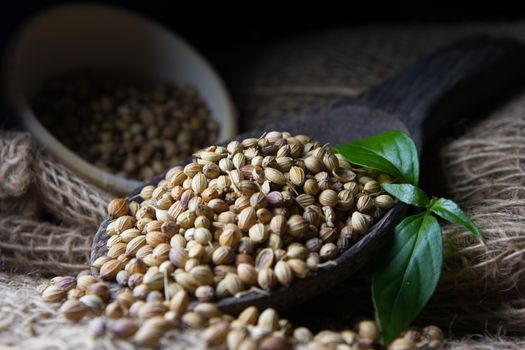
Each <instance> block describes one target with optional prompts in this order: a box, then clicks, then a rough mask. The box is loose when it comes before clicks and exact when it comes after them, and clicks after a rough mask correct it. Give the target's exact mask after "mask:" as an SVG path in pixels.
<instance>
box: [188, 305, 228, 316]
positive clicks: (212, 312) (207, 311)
mask: <svg viewBox="0 0 525 350" xmlns="http://www.w3.org/2000/svg"><path fill="white" fill-rule="evenodd" d="M193 311H194V312H196V313H198V314H199V315H201V316H202V317H204V318H205V319H207V320H211V319H213V318H219V317H221V316H222V312H221V310H220V309H219V308H218V307H217V305H215V304H213V303H198V304H196V305H195V307H194V308H193Z"/></svg>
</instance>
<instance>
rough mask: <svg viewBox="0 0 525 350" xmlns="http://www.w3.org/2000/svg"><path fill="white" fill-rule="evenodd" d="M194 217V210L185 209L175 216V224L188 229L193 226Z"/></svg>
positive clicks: (195, 216)
mask: <svg viewBox="0 0 525 350" xmlns="http://www.w3.org/2000/svg"><path fill="white" fill-rule="evenodd" d="M196 218H197V215H196V214H195V212H194V211H191V210H187V211H185V212H183V213H181V214H180V215H179V216H178V217H177V224H179V225H180V226H181V227H182V228H185V229H188V228H190V227H192V226H193V223H194V222H195V219H196Z"/></svg>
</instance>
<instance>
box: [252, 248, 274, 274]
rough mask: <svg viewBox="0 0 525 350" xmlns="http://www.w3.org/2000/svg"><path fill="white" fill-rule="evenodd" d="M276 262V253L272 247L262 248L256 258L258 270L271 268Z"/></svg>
mask: <svg viewBox="0 0 525 350" xmlns="http://www.w3.org/2000/svg"><path fill="white" fill-rule="evenodd" d="M273 263H274V253H273V249H272V248H265V249H262V250H261V251H260V252H259V253H258V254H257V257H256V258H255V269H256V270H257V271H259V270H262V269H266V268H270V267H272V266H273Z"/></svg>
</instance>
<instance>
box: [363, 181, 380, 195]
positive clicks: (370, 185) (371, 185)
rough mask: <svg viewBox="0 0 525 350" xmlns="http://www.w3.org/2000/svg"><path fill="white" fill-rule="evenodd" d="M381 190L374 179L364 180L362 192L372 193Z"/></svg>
mask: <svg viewBox="0 0 525 350" xmlns="http://www.w3.org/2000/svg"><path fill="white" fill-rule="evenodd" d="M379 191H381V185H380V184H379V182H377V181H375V180H370V181H368V182H366V183H365V184H364V186H363V192H365V193H368V194H373V193H377V192H379Z"/></svg>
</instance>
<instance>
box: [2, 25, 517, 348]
mask: <svg viewBox="0 0 525 350" xmlns="http://www.w3.org/2000/svg"><path fill="white" fill-rule="evenodd" d="M477 32H489V33H505V34H509V35H514V36H515V37H518V38H525V24H524V23H516V24H512V25H504V26H503V25H501V26H494V25H491V26H488V25H472V26H457V27H449V28H447V29H443V28H439V27H411V28H361V29H356V30H339V31H334V32H329V33H323V34H319V35H316V36H313V37H312V36H309V37H306V38H300V39H296V40H292V41H287V42H286V43H283V44H282V45H276V46H275V47H273V48H271V49H269V50H267V51H265V52H263V53H260V52H259V53H257V55H256V57H257V59H255V60H251V61H249V62H251V63H249V64H248V65H246V66H245V67H244V69H243V68H242V67H240V68H239V69H238V70H237V73H238V74H237V75H236V76H234V77H230V79H229V80H230V85H232V86H233V91H234V93H235V95H236V97H237V101H238V105H239V107H240V108H239V109H240V111H241V124H242V126H243V127H244V128H248V127H252V126H256V125H260V124H262V123H265V122H267V121H269V120H274V119H276V118H278V117H279V116H281V115H283V114H288V113H289V112H294V111H301V110H302V109H304V108H307V107H308V106H310V105H312V104H318V103H322V102H324V101H328V100H331V99H333V98H338V97H341V96H349V95H354V94H356V93H358V92H360V91H362V90H363V89H365V88H367V87H369V86H370V85H372V84H375V83H378V82H379V81H381V80H383V79H384V78H385V77H387V76H389V75H391V74H394V73H395V72H396V71H398V70H399V69H401V68H403V67H405V66H407V65H409V64H410V63H412V62H413V61H415V59H416V58H417V57H419V56H420V55H422V54H424V53H427V52H429V51H431V50H434V49H436V48H437V47H439V46H442V45H443V44H446V43H448V42H450V41H452V40H454V39H457V38H460V37H463V36H465V35H467V34H469V33H477ZM237 76H238V77H241V78H237ZM524 108H525V97H524V96H520V97H517V98H516V99H514V101H513V102H512V103H509V104H508V105H507V106H506V107H504V108H502V109H500V110H499V111H497V112H495V113H493V114H491V115H490V116H487V119H486V121H485V122H483V123H481V124H480V125H479V126H478V127H476V128H474V129H472V130H471V131H470V132H469V133H467V134H466V135H465V136H462V137H461V138H459V139H458V140H455V141H453V142H450V143H448V144H447V145H446V146H445V147H444V148H443V150H442V161H443V164H444V167H445V169H446V174H447V179H446V180H447V182H448V192H449V196H451V197H453V198H454V199H455V200H456V201H458V202H459V203H460V205H461V206H462V207H464V208H466V210H467V212H468V213H469V214H470V215H471V216H472V218H473V219H474V221H475V222H476V223H477V224H478V225H479V226H480V228H481V229H482V230H483V232H484V234H485V237H486V245H485V246H483V245H480V244H479V243H478V242H477V241H475V240H472V239H470V238H469V237H468V236H467V235H466V234H465V233H464V232H463V231H462V230H459V229H457V228H454V227H452V226H445V227H444V236H445V240H446V258H445V266H444V271H443V277H442V280H441V282H440V286H439V289H438V292H437V293H436V295H435V297H434V299H433V300H432V302H431V303H430V304H429V306H428V308H427V309H426V310H425V313H424V315H423V318H422V320H423V321H424V322H430V323H438V324H440V325H441V326H443V327H444V328H445V330H447V329H449V327H450V328H451V329H467V330H469V331H470V332H471V333H475V334H483V333H484V331H485V330H486V329H489V330H498V329H500V330H502V331H506V330H508V331H513V332H516V333H518V334H521V335H524V334H523V330H522V329H520V325H522V324H524V321H525V309H524V307H525V305H524V303H525V298H524V297H523V296H522V295H521V294H520V293H519V291H520V289H521V288H522V283H523V282H521V281H520V278H521V275H522V273H523V272H522V271H523V270H524V267H525V263H524V261H525V260H524V259H523V252H522V251H523V244H524V243H523V241H524V238H523V237H524V236H523V235H524V234H523V233H522V231H523V228H525V227H524V226H523V218H524V214H525V213H523V211H522V209H521V207H520V206H521V199H520V198H521V193H522V192H523V188H524V187H523V186H524V184H523V181H522V173H523V170H522V168H523V166H522V163H521V161H522V160H521V158H522V156H521V155H522V154H523V152H522V150H523V148H524V144H523V142H524V141H522V139H521V136H523V135H522V134H523V125H524V124H525V115H524V114H523V109H524ZM1 136H2V141H1V142H0V146H1V147H2V149H1V150H0V156H1V157H2V158H1V159H0V174H7V175H3V176H8V179H9V181H8V182H6V185H5V186H2V185H1V184H0V199H1V203H2V204H1V207H0V208H7V209H1V210H3V216H2V222H1V223H0V225H2V227H1V230H0V235H1V236H0V249H1V251H0V254H1V257H2V261H3V268H4V269H6V270H12V269H13V268H15V267H16V268H17V269H19V268H21V267H22V266H23V267H24V268H23V269H24V270H26V271H27V270H33V271H46V272H55V273H57V272H59V271H60V273H66V272H67V271H70V272H72V271H76V270H78V269H81V268H83V266H84V263H85V261H86V260H85V259H86V254H87V251H88V249H89V243H90V240H91V239H92V234H93V232H94V228H95V227H96V225H97V223H98V222H99V221H100V218H101V217H102V215H103V212H104V207H105V203H106V201H107V199H108V195H106V194H102V193H101V191H100V190H99V189H97V188H96V187H94V186H92V185H89V184H87V183H86V182H85V181H83V180H82V179H79V178H78V177H76V176H75V175H74V174H71V173H70V172H69V171H68V170H67V169H65V168H64V167H63V166H61V165H60V164H57V163H56V162H53V161H50V160H49V158H47V156H46V155H45V153H42V152H39V151H38V150H34V149H33V150H32V152H30V151H28V143H29V138H28V137H27V136H25V135H20V134H18V135H14V136H13V135H12V134H11V135H7V136H6V134H3V135H1ZM17 149H19V151H16V150H17ZM19 154H20V155H19ZM31 154H33V155H34V156H33V159H34V162H33V163H31V162H30V161H29V159H31ZM5 160H10V161H5ZM13 173H16V174H20V176H12V175H9V174H13ZM28 174H29V175H28ZM9 176H11V177H9ZM28 178H29V179H30V180H29V181H28V180H27V179H28ZM17 179H18V180H19V181H20V183H16V182H17ZM13 180H15V181H14V183H13ZM31 189H34V190H35V193H38V196H34V195H28V192H30V191H32V190H31ZM24 193H25V194H24ZM31 194H32V193H31ZM31 198H33V199H34V198H37V199H36V204H35V203H33V206H34V207H37V209H40V210H42V211H43V213H44V216H45V217H46V218H47V220H52V222H45V221H41V220H42V216H39V213H40V212H39V210H34V211H31V210H28V211H27V212H24V213H25V214H28V215H27V216H25V215H22V214H21V213H20V211H16V205H14V204H13V203H22V202H24V201H26V202H31V201H30V200H28V199H31ZM33 202H34V201H33ZM26 205H27V204H26ZM28 207H31V206H28ZM13 208H15V211H13V210H12V209H13ZM9 209H11V210H10V216H5V213H6V212H7V211H9ZM38 219H39V220H38ZM13 233H15V234H14V235H13ZM18 233H20V234H18ZM13 236H14V237H13ZM37 283H38V280H37V279H35V278H32V277H27V276H24V275H21V274H11V273H0V312H2V313H3V314H1V315H0V319H1V320H2V322H0V345H4V346H7V345H11V346H16V347H22V348H27V347H40V348H46V347H54V348H68V347H71V346H75V347H80V348H103V347H117V348H130V345H129V344H128V343H125V342H122V343H115V342H113V340H111V339H108V338H103V339H101V340H97V341H93V340H92V339H91V338H90V337H89V335H88V333H89V332H88V331H87V329H88V328H87V323H86V322H84V323H82V324H79V325H74V326H72V325H70V324H66V323H64V322H63V321H62V320H61V319H60V318H59V317H57V315H56V307H55V306H50V305H47V304H44V303H42V302H41V301H40V300H39V298H38V296H37V295H36V291H34V286H35V285H36V284H37ZM4 320H5V321H4ZM341 326H344V325H341ZM500 334H501V333H498V335H500ZM172 337H175V338H176V339H177V340H173V339H174V338H172V339H171V340H170V341H169V342H168V341H167V342H165V343H164V344H165V345H167V344H170V345H171V347H173V348H180V347H183V346H188V344H192V343H193V345H197V344H198V343H195V342H198V339H197V337H194V336H193V335H192V334H178V335H172ZM71 342H73V343H71ZM523 346H525V341H523V340H522V339H521V338H520V339H518V338H502V337H499V336H498V337H486V336H482V335H481V336H470V337H468V338H466V339H460V340H457V339H456V340H450V341H449V343H448V347H449V348H457V349H462V348H476V349H488V348H501V349H507V348H509V349H510V348H512V349H519V348H522V347H523Z"/></svg>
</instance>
